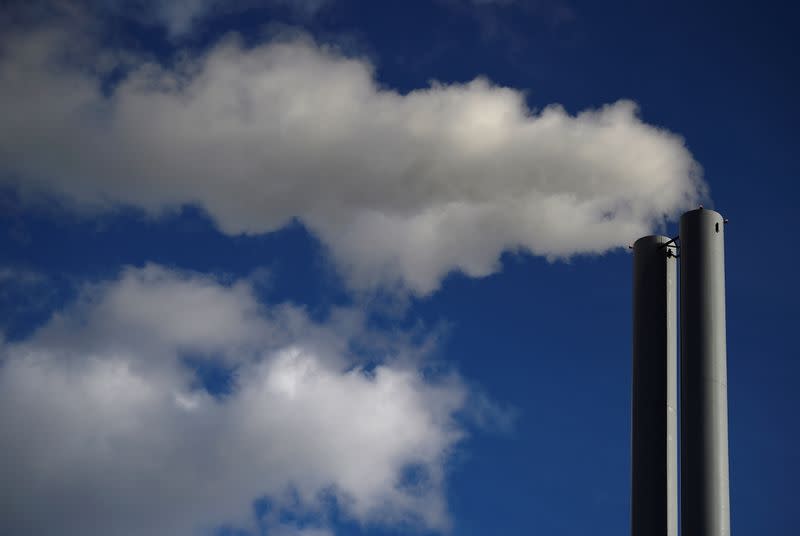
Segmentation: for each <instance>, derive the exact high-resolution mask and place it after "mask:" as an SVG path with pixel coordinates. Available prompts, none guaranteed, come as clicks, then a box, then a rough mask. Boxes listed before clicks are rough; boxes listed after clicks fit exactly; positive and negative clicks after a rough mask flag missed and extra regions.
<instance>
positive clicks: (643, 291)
mask: <svg viewBox="0 0 800 536" xmlns="http://www.w3.org/2000/svg"><path fill="white" fill-rule="evenodd" d="M676 251H677V248H676V247H675V245H674V243H672V241H671V240H670V239H669V238H668V237H666V236H645V237H644V238H640V239H639V240H637V241H636V243H635V244H634V246H633V414H632V432H633V433H632V441H631V456H632V479H631V487H632V494H631V535H632V536H656V535H657V536H664V535H667V536H677V528H678V454H677V449H676V440H677V433H678V426H677V414H676V406H677V402H678V375H677V372H678V359H677V357H678V347H677V346H678V345H677V323H678V322H677V320H678V310H677V304H678V297H677V266H676V264H677V258H676Z"/></svg>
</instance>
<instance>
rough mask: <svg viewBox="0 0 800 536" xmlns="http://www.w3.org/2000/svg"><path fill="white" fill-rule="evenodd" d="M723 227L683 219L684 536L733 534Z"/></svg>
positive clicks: (695, 215)
mask: <svg viewBox="0 0 800 536" xmlns="http://www.w3.org/2000/svg"><path fill="white" fill-rule="evenodd" d="M724 227H725V225H724V220H723V218H722V216H720V215H719V213H717V212H715V211H713V210H708V209H703V208H700V209H698V210H692V211H690V212H687V213H686V214H684V215H683V216H682V217H681V223H680V245H681V247H680V256H681V275H680V278H681V279H680V285H681V289H680V293H681V315H680V318H681V327H680V329H681V536H728V535H730V502H729V489H728V488H729V485H728V402H727V372H726V348H725V270H724V250H723V237H724Z"/></svg>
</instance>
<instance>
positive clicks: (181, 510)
mask: <svg viewBox="0 0 800 536" xmlns="http://www.w3.org/2000/svg"><path fill="white" fill-rule="evenodd" d="M359 329H360V328H359V325H358V322H357V321H356V322H354V321H353V320H352V319H348V317H347V315H346V314H343V315H339V317H334V318H333V320H332V321H331V323H329V324H328V325H316V324H312V323H311V322H310V321H308V320H307V319H306V318H305V316H304V315H303V314H302V311H299V310H297V309H295V308H292V307H283V308H277V309H269V310H267V309H263V308H262V307H260V306H259V305H258V304H257V303H256V301H255V299H254V298H253V295H252V292H251V290H250V288H249V286H248V284H247V283H246V282H243V281H240V282H237V283H234V284H232V285H228V286H225V285H221V284H220V283H218V282H216V281H214V280H213V279H210V278H207V277H202V276H198V275H195V274H187V273H176V272H172V271H168V270H165V269H163V268H160V267H156V266H148V267H145V268H143V269H129V270H127V271H125V272H124V274H123V275H122V277H121V278H120V279H119V280H118V281H115V282H111V283H105V284H100V285H95V286H93V287H91V288H89V289H87V290H85V291H84V292H83V294H82V297H81V299H80V300H79V302H78V304H77V305H75V306H73V307H71V308H70V309H68V310H66V311H64V312H63V313H61V314H59V315H58V316H56V317H54V319H53V320H52V321H51V322H50V323H49V324H48V325H46V326H45V327H44V328H43V329H42V330H40V331H39V332H37V333H36V334H35V335H34V336H33V337H32V338H31V339H29V340H27V341H24V342H20V343H15V344H10V343H4V344H2V345H0V429H2V430H3V433H2V434H0V451H1V452H3V461H2V462H0V532H2V533H3V534H31V535H39V534H61V535H64V536H72V535H84V534H104V535H107V536H127V535H131V536H133V535H141V534H153V535H157V536H159V535H170V536H174V535H183V534H192V533H195V532H197V531H201V530H204V529H208V528H210V527H213V526H215V525H218V524H221V523H223V522H227V523H231V524H234V525H237V524H238V525H244V524H246V523H247V522H248V519H250V522H251V523H252V522H253V520H252V516H251V513H250V512H251V503H252V501H253V500H255V499H256V498H259V497H263V496H268V497H269V498H270V500H272V501H273V502H274V503H275V504H277V505H278V506H280V505H281V504H284V503H285V504H289V505H290V506H291V505H292V504H294V503H297V504H299V505H300V506H301V507H302V508H303V509H305V511H307V512H312V513H313V512H317V513H320V512H321V515H322V520H323V521H322V522H321V524H320V526H319V527H318V528H310V529H302V530H301V528H299V527H292V526H279V525H276V526H274V527H272V528H273V529H274V531H277V533H286V534H309V535H316V534H329V532H328V531H327V529H326V528H325V527H324V504H325V500H324V496H326V495H327V496H331V495H334V496H336V497H337V500H338V501H339V504H340V505H341V508H342V511H343V512H344V513H345V515H347V516H351V517H352V518H353V519H355V520H358V521H359V522H369V523H373V522H375V523H398V522H404V523H405V522H408V523H414V524H416V523H419V524H422V525H423V526H426V527H428V528H432V529H441V528H444V527H446V526H447V524H448V517H447V509H446V504H445V499H444V480H445V475H444V472H443V464H444V463H445V461H446V459H447V456H448V454H449V452H450V451H451V450H452V449H453V447H454V445H455V444H456V443H457V442H458V441H459V440H460V439H461V438H462V436H463V433H464V432H463V430H462V429H461V428H460V426H459V425H457V423H456V421H455V420H454V413H455V412H457V411H459V410H461V409H462V408H464V404H465V400H466V398H467V389H466V388H465V387H464V386H463V384H462V383H461V382H460V380H458V379H457V378H455V377H451V378H447V379H442V380H439V381H436V382H430V381H426V380H425V379H423V378H422V376H421V374H420V373H419V372H418V371H417V370H416V368H415V367H413V366H412V365H411V364H410V363H406V362H404V361H403V360H388V361H384V362H383V364H382V365H380V366H378V367H377V368H375V369H374V370H372V371H371V372H370V373H365V372H364V371H363V369H361V368H360V367H359V366H358V361H357V360H354V358H353V357H352V356H349V355H348V354H347V351H346V349H345V348H346V345H347V343H348V341H349V339H350V338H351V337H353V336H357V335H358V331H359ZM406 350H407V351H412V350H413V349H409V348H406ZM186 352H191V353H194V354H199V355H204V354H207V355H214V356H217V357H218V358H221V359H223V360H224V361H225V362H227V363H228V364H229V365H231V366H234V367H235V370H236V381H235V384H236V388H235V389H234V391H233V392H232V393H230V394H229V395H227V396H226V397H225V398H224V399H222V400H217V399H215V398H214V397H212V396H211V395H209V394H208V393H206V392H205V391H202V390H197V389H196V388H192V385H193V378H192V375H191V371H189V370H188V369H187V368H186V367H185V366H184V365H183V364H182V360H181V358H182V356H183V355H185V354H186ZM409 466H415V467H420V468H422V470H423V471H424V473H425V475H426V479H425V481H424V483H423V484H422V485H421V486H415V487H414V488H413V489H409V488H408V487H407V486H404V485H403V482H402V480H403V474H404V470H406V468H407V467H409ZM287 493H289V494H290V495H291V497H292V499H291V500H290V501H289V502H288V503H286V501H285V499H284V498H285V497H286V496H287ZM298 501H299V503H298ZM281 531H284V532H281ZM315 531H316V532H315ZM271 533H272V532H271Z"/></svg>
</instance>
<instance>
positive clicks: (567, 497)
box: [0, 1, 800, 536]
mask: <svg viewBox="0 0 800 536" xmlns="http://www.w3.org/2000/svg"><path fill="white" fill-rule="evenodd" d="M798 14H799V13H798V9H797V8H796V7H794V5H793V4H791V3H785V4H781V3H778V2H774V3H767V4H761V5H756V4H754V3H748V4H739V3H695V2H691V3H690V2H669V3H661V2H658V3H657V2H602V3H599V2H588V3H561V2H538V3H526V2H511V3H510V5H507V6H501V5H485V6H477V7H476V6H471V5H468V4H467V3H463V2H433V3H430V2H417V1H409V2H363V3H362V2H348V1H342V2H334V3H332V4H330V5H329V6H327V7H326V8H324V9H323V10H322V11H320V12H319V13H318V14H317V15H316V16H313V17H299V16H298V15H297V14H296V13H292V12H291V11H290V10H283V9H276V10H269V9H258V10H250V11H247V12H245V13H241V14H231V15H226V16H222V17H219V18H217V19H215V20H214V21H213V22H206V23H205V24H204V25H202V26H201V30H202V32H201V33H200V34H198V35H196V36H193V37H192V38H191V39H190V40H189V41H188V44H189V45H190V46H192V47H197V48H203V47H205V46H208V44H209V43H212V42H214V41H215V40H216V38H217V37H218V36H219V35H220V34H222V33H224V32H227V31H230V30H236V31H240V32H242V33H243V34H244V35H245V36H247V35H250V36H255V35H256V34H257V32H259V31H260V29H261V28H262V27H263V25H264V24H267V23H276V22H280V23H287V24H291V25H297V26H301V27H302V28H304V29H305V30H307V31H308V32H310V33H311V34H312V35H314V36H315V37H316V38H317V39H319V40H320V41H330V42H334V43H337V44H338V45H339V46H341V47H342V48H343V49H344V50H346V51H348V52H349V53H352V54H357V55H367V56H368V57H369V58H370V59H371V60H372V61H373V62H374V63H375V65H376V66H377V77H378V79H379V80H380V82H381V83H382V84H383V85H385V86H387V87H392V88H397V89H399V90H401V91H408V90H411V89H413V88H418V87H423V86H425V85H427V84H428V82H429V80H431V79H437V80H440V81H443V82H451V81H467V80H471V79H472V78H474V77H475V76H477V75H484V76H486V77H488V78H489V79H491V80H492V81H494V82H496V83H498V84H502V85H508V86H511V87H515V88H521V89H525V90H527V92H528V104H529V105H530V106H531V107H532V108H541V107H543V106H545V105H547V104H550V103H554V102H558V103H561V104H563V105H564V106H565V107H566V109H567V110H569V111H570V112H577V111H580V110H581V109H584V108H586V107H594V106H599V105H602V104H605V103H608V102H613V101H615V100H617V99H619V98H630V99H633V100H634V101H636V102H637V103H638V104H639V105H640V107H641V115H642V118H643V119H644V120H645V121H647V122H648V123H651V124H655V125H658V126H663V127H665V128H667V129H669V130H671V131H673V132H676V133H679V134H680V135H682V136H684V137H685V139H686V143H687V145H688V147H689V149H690V151H691V152H692V154H693V155H694V157H695V159H696V160H697V161H698V162H699V163H700V164H701V165H702V166H703V169H704V177H705V179H706V181H707V182H708V184H709V185H710V188H711V195H710V197H711V200H710V201H709V203H708V204H709V205H711V206H713V207H714V208H716V209H717V210H719V211H720V212H722V213H723V215H724V216H726V217H728V218H730V220H731V223H730V225H729V226H728V228H727V229H726V235H727V237H728V242H727V244H726V247H727V251H726V255H727V258H726V261H727V265H726V270H727V272H726V276H727V291H728V297H727V300H728V301H727V314H728V352H729V353H728V360H729V365H728V366H729V369H728V373H729V415H730V456H731V458H730V463H731V510H732V524H733V531H734V532H735V534H739V535H747V534H753V535H755V534H759V535H760V534H774V535H791V534H795V533H796V527H797V526H798V524H800V513H799V512H800V510H798V508H797V505H798V504H800V492H798V490H797V489H798V488H797V486H796V485H795V483H796V482H797V481H798V480H799V479H800V431H798V426H797V422H798V418H797V410H798V407H799V406H800V394H798V391H797V388H796V383H797V378H798V377H800V363H799V362H798V350H797V343H796V339H795V337H794V336H795V335H796V331H797V324H798V318H799V317H798V314H797V301H798V298H800V293H799V292H798V283H797V276H796V275H795V274H796V271H797V265H798V262H800V253H798V250H799V249H800V248H798V247H796V246H795V244H794V242H795V241H794V235H795V233H794V232H793V227H794V226H795V225H796V222H795V218H796V211H795V203H796V198H797V195H798V183H797V177H798V175H799V174H798V171H800V169H798V163H797V162H798V159H797V156H796V151H797V146H798V141H799V140H798V135H797V124H798V120H800V117H798V107H797V104H796V99H797V96H798V95H800V87H798V62H797V59H796V58H797V51H798V46H797V38H796V31H797V30H796V25H797V21H798V20H799V19H798ZM116 24H117V26H118V29H117V32H118V33H117V35H116V37H115V39H120V40H122V41H126V42H133V43H136V44H137V46H139V47H141V48H143V49H146V50H150V51H152V52H154V53H156V54H158V55H160V56H161V57H163V58H168V57H169V54H170V47H171V46H172V45H171V44H170V42H169V40H168V39H166V37H165V35H164V34H163V32H162V30H160V29H157V28H153V27H147V26H143V25H138V24H134V23H131V22H130V21H124V22H123V21H121V20H120V21H118V22H117V23H116ZM0 209H2V210H0V222H2V223H0V252H1V253H0V255H1V256H2V260H3V262H4V263H5V264H7V265H14V266H20V267H25V268H29V269H32V270H35V271H38V272H41V273H44V274H46V275H48V276H49V277H50V278H51V279H52V282H53V283H52V284H53V288H50V289H48V290H47V291H42V292H41V293H40V295H37V296H34V297H33V299H31V298H30V297H29V296H24V295H21V294H20V292H18V291H16V290H15V289H14V288H12V287H11V286H8V284H7V285H6V287H7V288H6V287H4V288H3V289H2V292H0V307H2V322H3V328H4V329H5V331H6V334H7V337H9V338H12V339H13V338H19V337H24V336H25V335H26V334H28V333H30V330H31V329H33V328H34V327H35V326H36V325H38V324H40V323H41V322H43V321H44V320H45V319H46V318H47V316H48V315H49V314H50V312H51V311H52V310H53V309H54V308H58V307H61V306H63V304H64V303H66V302H68V301H69V300H70V299H71V297H72V295H73V292H74V288H75V287H76V285H77V284H78V283H80V282H81V281H85V280H87V279H104V278H109V277H112V276H113V275H114V274H116V273H118V271H119V270H120V269H121V267H122V266H124V265H130V264H133V265H143V264H144V263H146V262H157V263H161V264H165V265H168V266H174V267H180V268H187V269H192V270H198V271H205V272H214V273H226V274H231V275H233V276H242V275H247V274H250V273H252V272H253V271H254V270H256V269H258V268H260V267H266V268H268V269H269V270H270V271H271V272H272V274H273V279H272V281H271V283H270V286H269V290H267V291H265V299H268V300H270V301H274V302H280V301H285V300H291V301H294V302H297V303H299V304H303V305H305V306H307V307H308V308H309V310H311V311H312V312H313V314H314V315H315V316H317V317H319V318H324V317H325V315H326V314H327V311H328V309H329V307H330V306H331V305H333V304H341V303H347V302H348V300H349V299H350V298H348V295H347V292H346V290H345V289H344V288H343V286H342V283H341V281H340V280H339V278H338V276H337V275H336V273H335V270H334V269H333V268H332V266H331V265H330V264H329V263H328V261H327V260H326V259H325V257H324V256H323V253H322V250H321V249H320V246H319V244H318V242H317V241H316V240H315V239H314V237H313V236H311V235H309V233H308V232H307V231H305V229H303V227H302V225H301V224H299V223H298V224H295V225H292V226H290V227H289V228H287V229H284V230H282V231H279V232H277V233H273V234H270V235H265V236H258V237H234V238H230V237H226V236H224V235H222V234H220V233H219V232H218V231H217V230H215V228H214V226H213V224H212V223H211V222H210V220H209V219H208V218H207V217H206V216H204V214H203V213H202V211H200V210H198V209H193V208H186V209H184V210H183V211H182V212H180V213H179V214H176V215H173V216H170V217H166V218H163V219H160V220H156V221H153V220H148V219H146V218H144V217H143V216H142V215H141V214H139V213H138V212H137V211H136V210H134V209H130V210H128V209H125V210H121V211H120V212H118V213H116V214H111V215H105V216H103V217H102V218H100V219H85V218H82V217H78V216H74V215H71V214H69V213H68V212H61V211H58V210H53V209H51V208H48V209H42V208H38V209H37V208H33V207H30V206H25V207H22V205H21V204H19V203H18V200H17V198H16V196H15V194H14V192H12V191H8V190H6V191H4V192H2V204H0ZM664 231H665V233H666V234H672V235H674V234H676V229H675V225H674V222H673V224H672V225H671V226H670V227H669V228H668V229H666V230H664ZM630 304H631V258H630V255H629V254H628V253H627V252H625V251H617V252H615V253H612V254H608V255H604V256H600V257H578V258H574V259H573V260H572V261H571V262H569V263H564V262H556V263H549V262H547V261H545V260H543V259H540V258H534V257H531V256H528V255H526V254H506V255H505V256H504V257H503V270H502V271H501V272H500V273H498V274H495V275H493V276H490V277H486V278H483V279H470V278H467V277H465V276H462V275H451V276H449V277H448V278H447V279H446V281H445V283H444V285H443V288H442V289H441V290H439V291H438V292H436V293H435V294H433V295H431V296H429V297H426V298H420V299H415V300H413V302H412V304H411V306H410V307H409V309H408V310H407V312H406V313H405V317H404V318H403V319H402V320H401V323H403V324H406V325H413V324H415V323H419V322H422V323H423V325H426V326H428V327H435V326H437V325H441V324H442V323H446V324H447V325H448V326H449V327H448V331H447V336H446V338H445V342H444V344H443V345H442V347H441V348H440V349H439V355H440V357H442V358H443V359H446V360H448V361H453V362H455V363H456V366H457V367H458V369H459V370H460V371H461V372H462V373H463V375H464V376H465V377H466V378H467V379H468V380H470V381H474V382H476V383H477V384H479V385H480V386H481V388H482V389H483V390H484V391H485V392H487V393H488V394H489V395H490V396H491V397H493V398H494V399H496V400H499V401H500V402H502V403H503V404H508V405H510V406H513V407H514V408H516V409H517V410H518V415H519V417H518V419H517V421H516V426H515V427H514V430H513V431H512V432H510V433H486V432H480V431H475V433H474V437H472V438H471V439H470V440H469V442H468V443H467V444H466V446H465V448H464V450H463V452H460V453H459V455H458V456H457V457H456V458H455V460H454V461H453V462H452V464H451V466H450V467H449V470H450V472H451V476H450V483H449V491H448V497H449V499H450V507H451V511H452V516H453V519H454V523H455V525H454V534H456V535H465V536H468V535H486V534H504V535H509V536H512V535H523V534H543V535H545V534H546V535H575V536H578V535H581V536H582V535H586V534H608V535H612V534H613V535H619V534H625V533H626V532H627V531H628V530H629V529H628V523H629V508H630V498H629V489H630V488H629V486H630V484H629V479H630V475H629V471H630V467H629V455H630V390H631V389H630V387H631V386H630V375H631V374H630V368H631V367H630V338H631V336H630V324H631V318H630ZM375 321H376V322H378V321H386V320H385V319H380V318H378V319H375ZM340 528H341V533H342V534H384V533H387V532H385V529H379V528H375V527H358V526H355V525H353V524H350V523H348V522H345V521H342V526H341V527H340Z"/></svg>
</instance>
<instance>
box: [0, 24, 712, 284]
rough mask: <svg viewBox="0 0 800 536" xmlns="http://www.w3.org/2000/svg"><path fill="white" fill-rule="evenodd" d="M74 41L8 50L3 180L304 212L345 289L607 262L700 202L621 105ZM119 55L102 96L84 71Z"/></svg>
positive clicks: (252, 227)
mask: <svg viewBox="0 0 800 536" xmlns="http://www.w3.org/2000/svg"><path fill="white" fill-rule="evenodd" d="M70 39H72V41H70ZM76 42H80V40H78V39H77V38H75V36H74V35H73V34H72V33H71V32H65V31H64V30H63V29H62V30H58V31H40V32H30V33H28V34H25V35H24V36H23V35H12V36H10V37H7V38H6V40H5V43H4V45H3V52H2V57H0V116H2V117H3V118H4V119H3V121H4V128H3V129H2V132H0V170H2V172H3V173H2V174H1V175H2V176H4V177H11V178H12V179H13V180H14V181H15V182H16V183H17V184H18V185H20V186H21V187H22V188H23V189H25V190H28V191H43V192H47V193H51V194H57V195H60V196H63V197H64V198H66V199H68V200H70V201H71V202H74V203H75V204H76V205H80V206H84V207H93V208H94V209H109V208H112V207H114V206H116V205H117V204H120V203H123V204H132V205H136V206H139V207H142V208H144V209H146V210H147V211H149V212H151V213H153V214H158V213H161V212H162V211H164V210H166V209H170V208H173V207H176V206H180V205H183V204H196V205H199V206H201V207H203V208H204V209H205V210H206V211H207V212H208V213H209V214H210V216H211V217H212V218H213V219H214V221H215V222H216V223H217V225H218V226H219V228H220V229H221V230H223V231H224V232H226V233H229V234H238V233H264V232H270V231H273V230H276V229H278V228H280V227H281V226H283V225H285V224H286V223H287V222H288V221H290V220H291V219H292V218H299V219H300V220H302V222H303V223H304V224H305V225H306V226H308V227H309V228H310V229H311V230H312V231H313V232H314V233H315V234H316V235H317V236H318V237H319V238H320V239H321V240H322V242H323V243H324V244H325V245H326V246H327V247H328V248H329V249H330V252H331V255H332V258H333V259H334V261H335V262H336V264H337V266H338V267H339V269H340V271H341V272H342V273H343V275H344V276H345V277H346V279H347V280H348V282H349V284H350V285H351V286H352V287H353V288H371V287H374V286H376V285H397V284H401V285H404V286H406V287H408V288H409V289H411V290H412V291H414V292H416V293H419V294H425V293H428V292H431V291H433V290H435V289H436V288H437V286H438V285H439V282H440V281H441V279H442V278H443V277H444V276H445V275H446V274H447V273H448V272H450V271H452V270H460V271H463V272H465V273H466V274H468V275H471V276H483V275H487V274H490V273H492V272H494V271H496V270H497V269H498V259H499V256H500V254H501V253H502V252H503V251H506V250H517V249H520V250H524V251H529V252H531V253H533V254H537V255H545V256H547V257H550V258H564V257H569V256H571V255H575V254H581V253H601V252H604V251H607V250H609V249H612V248H615V247H619V246H622V245H625V244H626V243H628V242H629V241H630V240H631V239H634V238H636V237H637V236H640V235H643V234H646V233H647V232H648V231H649V230H651V229H652V228H653V227H655V226H658V225H660V224H662V223H663V221H664V219H665V218H669V217H671V216H674V215H676V214H677V213H679V212H680V211H681V210H683V209H685V208H686V207H688V206H690V205H692V204H694V203H696V202H697V200H698V198H699V197H700V196H701V195H703V191H704V184H703V182H702V180H701V179H700V177H699V172H698V166H697V164H696V163H695V162H694V160H693V159H692V156H691V154H690V153H689V151H688V150H687V149H686V147H685V145H684V142H683V140H682V139H681V138H680V137H679V136H676V135H675V134H672V133H670V132H667V131H665V130H663V129H659V128H656V127H654V126H651V125H648V124H646V123H644V122H642V121H641V120H640V119H639V117H638V116H637V109H636V105H635V104H634V103H633V102H630V101H624V100H623V101H619V102H616V103H613V104H609V105H606V106H603V107H601V108H599V109H596V110H587V111H584V112H581V113H579V114H577V115H570V114H569V113H567V112H566V111H565V110H564V109H563V108H561V107H559V106H558V105H553V106H548V107H546V108H544V109H542V110H538V111H534V110H530V109H528V108H527V106H526V104H525V99H524V95H523V93H522V92H521V91H518V90H515V89H511V88H504V87H498V86H495V85H493V84H492V83H491V82H489V81H488V80H486V79H484V78H480V77H479V78H476V79H475V80H473V81H472V82H469V83H466V84H438V83H433V84H432V85H431V86H430V87H427V88H421V89H418V90H415V91H411V92H409V93H407V94H401V93H398V92H397V91H394V90H392V89H390V88H385V87H381V86H380V85H379V84H378V83H377V82H376V81H375V78H374V76H373V72H372V66H371V65H370V64H369V63H368V62H367V61H364V60H361V59H357V58H348V57H344V56H342V55H341V54H339V53H338V52H337V51H336V50H335V49H332V48H330V47H327V46H324V45H319V44H317V43H315V42H313V41H312V40H310V39H309V38H307V37H302V36H300V37H298V36H295V37H293V38H291V39H275V40H273V41H270V42H267V43H264V44H261V45H258V46H254V47H252V48H247V47H244V46H243V45H242V44H241V43H240V42H239V40H238V39H237V38H236V36H229V37H227V38H226V39H223V40H222V41H221V42H219V43H217V44H216V45H215V46H214V47H213V48H211V49H210V50H208V51H207V52H205V53H203V54H199V55H197V54H191V53H186V54H184V55H183V56H182V59H181V60H180V61H177V62H176V63H175V64H174V65H171V66H164V65H160V64H155V63H152V62H147V61H143V60H137V59H135V58H131V57H127V58H124V59H120V57H119V56H116V57H112V56H109V55H108V54H106V53H103V52H102V51H98V50H96V49H93V48H92V46H93V45H91V43H89V44H85V43H84V44H83V45H82V46H83V48H82V49H81V55H80V56H79V57H80V58H81V60H80V61H75V57H78V56H77V55H75V54H73V55H72V56H70V57H69V58H68V59H69V60H70V61H65V60H64V55H65V50H67V51H68V50H70V47H75V46H76V44H75V43H76ZM85 58H91V60H86V59H85ZM121 61H122V62H124V68H125V69H127V75H126V76H125V77H124V78H123V80H122V81H121V82H120V83H119V84H118V85H117V86H116V87H115V88H114V89H113V91H112V92H111V94H110V95H104V94H103V92H102V91H101V89H100V83H99V81H98V74H97V73H98V72H101V73H102V72H107V70H108V69H110V68H112V67H114V66H116V65H118V62H121Z"/></svg>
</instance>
